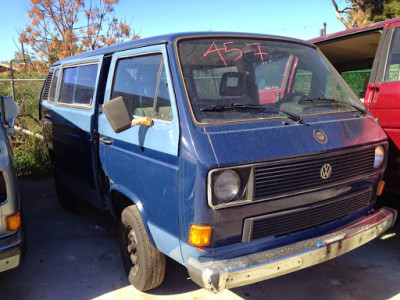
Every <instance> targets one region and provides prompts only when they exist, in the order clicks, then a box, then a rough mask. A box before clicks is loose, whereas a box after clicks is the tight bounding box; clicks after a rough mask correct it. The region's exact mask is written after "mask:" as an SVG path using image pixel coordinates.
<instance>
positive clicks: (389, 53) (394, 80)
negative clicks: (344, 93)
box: [310, 18, 400, 191]
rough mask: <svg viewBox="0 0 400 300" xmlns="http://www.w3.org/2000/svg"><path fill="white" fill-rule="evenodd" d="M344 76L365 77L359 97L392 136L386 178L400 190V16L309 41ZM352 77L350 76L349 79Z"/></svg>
mask: <svg viewBox="0 0 400 300" xmlns="http://www.w3.org/2000/svg"><path fill="white" fill-rule="evenodd" d="M310 41H311V42H313V43H314V44H316V45H317V46H318V47H319V48H320V50H321V51H322V53H323V54H324V55H325V56H326V57H327V58H328V59H329V61H330V62H331V63H332V64H333V65H334V66H335V68H336V69H337V70H338V71H339V73H341V74H342V75H343V76H344V77H345V78H346V77H348V78H350V76H353V78H354V75H355V74H357V76H358V78H360V77H359V76H360V74H361V76H363V77H362V78H363V80H362V82H364V84H358V86H357V87H356V86H352V88H353V89H355V90H357V91H358V96H359V97H360V98H361V99H362V100H363V101H364V105H365V106H366V107H367V108H368V109H369V111H370V112H371V114H372V115H373V116H374V117H375V118H376V119H377V121H378V122H379V124H380V125H381V126H382V127H383V129H384V130H385V132H386V134H387V135H388V136H389V149H390V151H389V163H388V167H387V170H386V175H385V181H386V185H387V187H388V188H390V189H393V190H397V191H399V187H398V181H399V180H400V176H399V175H400V151H399V148H400V118H399V110H400V18H397V19H392V20H387V21H383V22H379V23H374V24H370V25H366V26H361V27H357V28H353V29H349V30H345V31H341V32H337V33H333V34H330V35H326V36H323V37H318V38H315V39H312V40H310ZM350 80H351V79H350Z"/></svg>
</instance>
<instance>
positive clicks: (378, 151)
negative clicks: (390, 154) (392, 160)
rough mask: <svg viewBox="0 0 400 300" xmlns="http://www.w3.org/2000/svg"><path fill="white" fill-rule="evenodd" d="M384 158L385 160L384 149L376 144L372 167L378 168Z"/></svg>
mask: <svg viewBox="0 0 400 300" xmlns="http://www.w3.org/2000/svg"><path fill="white" fill-rule="evenodd" d="M384 160H385V149H383V147H382V146H377V147H376V148H375V160H374V169H378V168H380V167H381V166H382V164H383V161H384Z"/></svg>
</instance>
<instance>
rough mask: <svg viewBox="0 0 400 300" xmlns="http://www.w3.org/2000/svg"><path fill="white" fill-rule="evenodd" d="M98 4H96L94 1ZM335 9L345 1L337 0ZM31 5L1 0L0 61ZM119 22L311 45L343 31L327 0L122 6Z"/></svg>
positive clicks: (152, 30)
mask: <svg viewBox="0 0 400 300" xmlns="http://www.w3.org/2000/svg"><path fill="white" fill-rule="evenodd" d="M94 2H96V1H94ZM337 3H338V5H339V7H342V6H344V3H345V0H337ZM28 4H29V0H0V11H1V12H2V16H1V18H0V42H1V46H0V61H9V60H10V59H12V58H13V57H14V53H15V51H17V49H16V47H15V45H14V42H13V39H14V40H15V41H16V42H17V41H18V35H17V33H16V31H17V30H21V29H24V28H25V26H26V25H27V24H28V23H29V20H28V18H27V14H26V6H27V5H28ZM116 13H117V16H118V17H120V18H126V20H127V21H128V22H130V25H131V27H132V28H133V29H134V30H135V32H136V33H138V34H139V35H140V36H141V37H149V36H154V35H159V34H164V33H171V32H183V31H210V30H211V31H238V32H250V33H264V34H273V35H282V36H288V37H295V38H300V39H310V38H313V37H316V36H318V35H319V30H320V29H321V28H322V27H323V22H326V23H327V33H333V32H336V31H340V30H344V29H345V28H344V26H343V24H342V23H340V22H339V21H338V20H337V19H336V16H335V10H334V7H333V5H332V2H331V0H229V1H225V0H202V1H197V0H186V1H184V0H153V1H152V0H146V1H143V0H142V1H133V0H120V1H119V4H118V5H117V6H116Z"/></svg>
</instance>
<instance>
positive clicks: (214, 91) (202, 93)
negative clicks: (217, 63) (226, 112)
mask: <svg viewBox="0 0 400 300" xmlns="http://www.w3.org/2000/svg"><path fill="white" fill-rule="evenodd" d="M237 71H238V69H237V68H236V67H213V66H211V67H205V68H201V69H195V70H193V71H192V75H193V81H194V85H195V91H196V94H197V97H198V99H203V100H223V94H222V95H221V93H220V86H221V78H222V76H223V74H227V73H229V72H237ZM231 80H232V79H231ZM231 83H232V84H234V82H231ZM228 84H229V82H228Z"/></svg>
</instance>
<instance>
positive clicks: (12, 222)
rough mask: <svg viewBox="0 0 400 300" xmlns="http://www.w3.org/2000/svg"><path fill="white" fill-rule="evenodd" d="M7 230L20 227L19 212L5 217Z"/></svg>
mask: <svg viewBox="0 0 400 300" xmlns="http://www.w3.org/2000/svg"><path fill="white" fill-rule="evenodd" d="M6 225H7V231H14V230H18V229H19V228H20V227H21V214H20V213H19V212H17V213H16V214H13V215H11V216H8V217H6Z"/></svg>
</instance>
